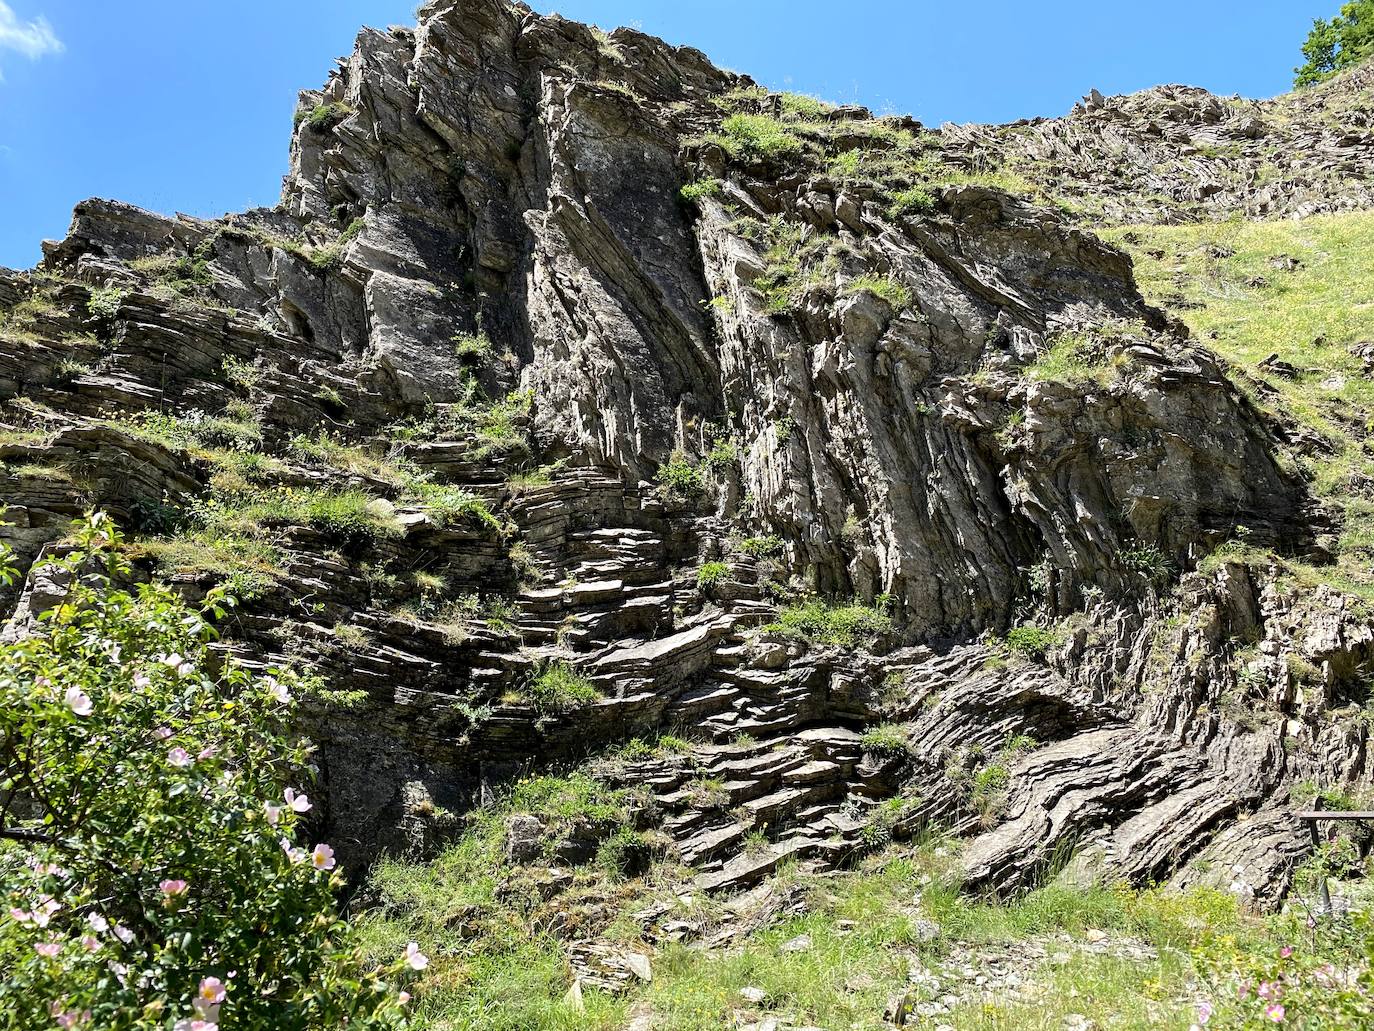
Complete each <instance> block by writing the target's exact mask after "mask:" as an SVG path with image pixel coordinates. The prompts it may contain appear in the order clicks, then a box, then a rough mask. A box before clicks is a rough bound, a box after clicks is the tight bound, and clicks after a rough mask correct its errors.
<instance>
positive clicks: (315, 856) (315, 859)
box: [310, 844, 335, 870]
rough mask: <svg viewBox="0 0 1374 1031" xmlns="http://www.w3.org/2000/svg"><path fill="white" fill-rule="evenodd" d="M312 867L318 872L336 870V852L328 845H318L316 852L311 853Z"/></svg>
mask: <svg viewBox="0 0 1374 1031" xmlns="http://www.w3.org/2000/svg"><path fill="white" fill-rule="evenodd" d="M310 865H311V866H313V867H314V868H315V869H316V870H332V869H334V866H335V862H334V850H333V849H332V848H330V847H329V846H328V845H324V844H320V845H316V846H315V851H313V852H311V853H310Z"/></svg>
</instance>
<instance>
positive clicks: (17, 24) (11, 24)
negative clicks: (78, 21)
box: [0, 0, 66, 58]
mask: <svg viewBox="0 0 1374 1031" xmlns="http://www.w3.org/2000/svg"><path fill="white" fill-rule="evenodd" d="M64 49H66V48H65V47H63V45H62V41H61V40H60V39H58V38H57V33H55V32H53V30H52V26H51V25H49V24H48V19H47V18H44V17H43V16H42V15H40V16H39V17H37V18H34V19H33V20H32V21H30V22H22V21H20V20H19V16H18V15H16V14H15V13H14V10H13V8H11V7H10V5H9V4H7V3H5V0H0V50H17V51H18V52H19V53H21V54H23V55H24V56H25V57H28V58H38V57H42V56H43V55H44V54H60V53H62V51H63V50H64Z"/></svg>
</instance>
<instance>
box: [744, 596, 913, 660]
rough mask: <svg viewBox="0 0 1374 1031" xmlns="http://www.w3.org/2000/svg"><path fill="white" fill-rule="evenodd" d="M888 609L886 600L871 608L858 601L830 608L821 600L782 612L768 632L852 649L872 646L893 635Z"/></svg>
mask: <svg viewBox="0 0 1374 1031" xmlns="http://www.w3.org/2000/svg"><path fill="white" fill-rule="evenodd" d="M886 608H887V599H886V598H880V599H879V600H878V603H877V604H876V605H875V606H872V607H870V606H867V605H861V604H859V603H857V602H855V603H853V604H850V605H831V604H829V603H827V602H824V601H819V600H816V601H808V602H805V603H803V604H801V605H793V606H791V607H790V608H786V609H783V611H782V612H780V613H779V614H778V620H777V622H776V623H772V624H770V625H769V626H767V627H766V628H765V630H767V631H768V632H769V633H776V634H781V635H783V636H784V637H791V638H794V639H796V640H801V641H806V642H807V643H809V644H819V645H831V646H834V647H839V648H853V647H856V646H857V645H860V644H871V643H873V641H874V640H876V639H877V638H879V637H882V636H884V635H885V634H889V633H891V632H892V619H891V617H890V616H888V615H887V613H886V612H885V611H884V610H885V609H886Z"/></svg>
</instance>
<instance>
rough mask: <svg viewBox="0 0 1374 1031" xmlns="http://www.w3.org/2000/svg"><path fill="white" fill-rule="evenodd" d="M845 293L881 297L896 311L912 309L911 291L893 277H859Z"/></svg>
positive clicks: (846, 288) (851, 281) (849, 285)
mask: <svg viewBox="0 0 1374 1031" xmlns="http://www.w3.org/2000/svg"><path fill="white" fill-rule="evenodd" d="M845 292H846V293H851V294H858V293H868V294H872V295H873V296H874V297H881V298H882V299H883V300H884V301H886V302H887V303H888V304H889V305H891V306H892V308H893V309H894V310H896V311H905V310H906V309H907V308H910V307H911V291H910V290H909V289H908V288H907V287H906V286H904V285H903V284H902V283H901V282H899V281H898V280H897V279H895V278H894V277H893V276H859V277H858V278H857V279H853V280H850V282H849V283H847V284H846V285H845Z"/></svg>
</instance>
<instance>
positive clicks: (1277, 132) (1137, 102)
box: [943, 65, 1374, 222]
mask: <svg viewBox="0 0 1374 1031" xmlns="http://www.w3.org/2000/svg"><path fill="white" fill-rule="evenodd" d="M1372 86H1374V68H1370V67H1369V66H1368V65H1366V66H1363V67H1360V68H1356V69H1353V70H1351V71H1350V72H1348V73H1345V74H1343V75H1341V76H1340V77H1338V78H1336V79H1333V80H1331V81H1329V82H1326V83H1323V84H1322V85H1320V86H1317V87H1314V88H1312V89H1307V90H1303V91H1301V92H1298V93H1292V94H1288V95H1286V96H1282V97H1277V98H1275V99H1273V100H1243V99H1242V98H1240V97H1238V96H1237V97H1218V96H1215V95H1213V94H1211V93H1208V92H1207V91H1206V90H1204V89H1198V88H1197V87H1194V86H1177V85H1173V86H1157V87H1155V88H1154V89H1150V90H1145V91H1143V92H1141V93H1135V94H1132V95H1130V96H1124V97H1104V96H1102V95H1101V94H1100V93H1099V92H1097V91H1096V90H1094V91H1093V92H1092V93H1091V94H1090V95H1089V96H1087V97H1084V98H1083V102H1082V103H1081V104H1078V105H1077V106H1076V107H1075V108H1074V110H1073V113H1072V114H1070V115H1069V116H1068V117H1066V118H1053V119H1048V118H1036V119H1034V120H1032V121H1028V122H1018V123H1015V124H1013V125H1006V126H997V127H991V126H979V125H968V126H947V127H945V129H944V130H943V136H944V140H945V142H946V144H947V145H948V146H949V147H951V148H952V149H955V150H959V151H962V152H963V154H964V161H965V162H966V163H968V164H970V165H971V166H973V167H978V168H983V167H1005V168H1009V169H1012V170H1014V171H1016V172H1019V173H1021V174H1024V175H1026V176H1027V177H1029V178H1031V179H1033V180H1035V181H1037V182H1042V183H1044V184H1045V185H1047V186H1048V187H1049V188H1050V190H1051V192H1053V193H1054V194H1055V195H1056V196H1058V197H1062V198H1064V199H1066V200H1068V201H1070V202H1072V203H1074V204H1075V205H1078V206H1081V207H1082V209H1083V211H1084V212H1086V213H1088V214H1090V215H1092V216H1095V217H1101V218H1105V219H1107V220H1110V221H1113V222H1191V221H1196V220H1198V219H1223V218H1227V217H1229V216H1232V215H1245V216H1249V217H1270V218H1272V217H1277V216H1293V217H1299V218H1300V217H1303V216H1306V215H1314V214H1318V213H1320V212H1330V211H1354V210H1358V209H1362V208H1367V207H1369V206H1370V205H1371V204H1374V179H1371V176H1370V169H1371V167H1374V92H1371V87H1372Z"/></svg>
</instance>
